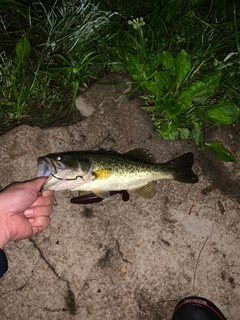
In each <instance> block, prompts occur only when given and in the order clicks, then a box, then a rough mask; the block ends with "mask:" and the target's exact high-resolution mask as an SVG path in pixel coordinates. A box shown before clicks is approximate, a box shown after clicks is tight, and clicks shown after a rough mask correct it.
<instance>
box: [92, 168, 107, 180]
mask: <svg viewBox="0 0 240 320" xmlns="http://www.w3.org/2000/svg"><path fill="white" fill-rule="evenodd" d="M111 174H112V170H111V169H98V170H95V171H94V172H93V175H94V176H95V178H94V180H96V179H107V178H109V177H110V176H111Z"/></svg>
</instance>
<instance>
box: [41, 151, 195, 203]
mask: <svg viewBox="0 0 240 320" xmlns="http://www.w3.org/2000/svg"><path fill="white" fill-rule="evenodd" d="M193 163H194V158H193V154H192V153H190V152H189V153H186V154H183V155H181V156H179V157H177V158H175V159H173V160H170V161H168V162H165V163H154V159H153V156H152V155H150V154H147V153H146V151H144V150H140V149H137V150H134V151H130V152H128V153H125V154H119V153H116V152H112V151H79V152H77V151H72V152H63V153H53V154H49V155H47V156H44V157H40V158H38V174H37V176H38V177H40V176H48V179H47V180H46V181H45V183H44V184H43V185H42V188H41V191H43V190H46V189H51V190H55V191H57V190H65V189H68V190H71V191H75V190H78V191H82V192H86V193H87V192H89V193H90V192H93V193H95V194H96V195H97V196H99V197H101V198H106V197H109V195H110V194H109V191H117V190H133V191H135V192H136V193H138V194H139V195H140V196H142V197H144V198H152V197H153V196H154V195H155V193H156V189H155V186H154V183H153V182H154V181H157V180H160V179H173V180H176V181H179V182H184V183H196V182H198V177H197V175H196V174H195V173H194V172H193V171H192V166H193Z"/></svg>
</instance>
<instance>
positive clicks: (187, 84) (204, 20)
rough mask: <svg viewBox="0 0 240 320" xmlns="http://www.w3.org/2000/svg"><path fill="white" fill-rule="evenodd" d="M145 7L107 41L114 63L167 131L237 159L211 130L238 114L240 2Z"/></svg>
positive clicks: (183, 1)
mask: <svg viewBox="0 0 240 320" xmlns="http://www.w3.org/2000/svg"><path fill="white" fill-rule="evenodd" d="M133 5H134V3H133ZM135 5H136V6H137V2H135ZM143 7H144V11H143V12H142V16H138V17H128V18H127V17H126V18H125V19H123V21H122V22H121V27H120V28H119V30H118V32H117V33H116V35H115V38H114V41H113V42H112V43H110V42H104V45H105V46H106V48H108V51H109V52H110V53H111V56H110V58H109V59H110V61H112V69H113V70H114V71H118V72H119V71H122V70H126V71H128V72H129V73H130V74H131V75H132V76H133V78H134V80H135V82H134V83H135V85H136V89H140V91H141V92H142V98H143V99H144V100H145V103H146V104H145V106H144V107H143V108H144V109H145V110H146V111H147V112H148V113H149V115H150V116H151V118H152V120H153V123H154V127H155V130H156V131H157V132H158V133H159V134H160V135H161V136H162V137H163V138H165V139H170V140H176V139H189V138H190V139H192V140H193V141H194V142H195V143H196V144H197V146H198V148H199V149H200V150H204V148H205V147H207V148H209V149H210V150H211V151H213V152H214V153H215V155H216V156H217V157H218V158H219V159H221V160H224V161H235V158H234V156H233V155H232V154H231V153H230V151H229V150H227V149H226V148H225V147H224V146H223V145H222V143H221V142H219V141H207V135H206V134H207V130H208V129H209V128H211V127H212V126H219V125H234V124H236V122H237V121H239V119H240V105H239V94H240V90H239V88H240V77H239V76H240V44H239V32H240V15H239V9H240V6H239V4H237V3H235V2H234V1H224V0H222V1H212V2H210V3H209V2H208V1H205V0H195V1H190V0H187V1H186V0H177V1H176V0H174V1H173V0H170V1H164V0H162V1H145V2H144V5H143ZM136 10H138V9H137V7H136ZM129 13H130V12H129ZM140 14H141V13H140ZM125 15H126V13H125ZM109 47H110V48H111V50H110V49H109Z"/></svg>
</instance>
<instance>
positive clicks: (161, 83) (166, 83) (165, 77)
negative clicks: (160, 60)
mask: <svg viewBox="0 0 240 320" xmlns="http://www.w3.org/2000/svg"><path fill="white" fill-rule="evenodd" d="M155 82H156V86H157V87H160V88H161V89H162V91H164V92H165V93H167V92H168V91H169V90H170V89H171V88H172V85H173V83H172V80H171V78H170V76H169V73H168V71H158V72H157V73H156V74H155Z"/></svg>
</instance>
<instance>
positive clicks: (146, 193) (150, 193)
mask: <svg viewBox="0 0 240 320" xmlns="http://www.w3.org/2000/svg"><path fill="white" fill-rule="evenodd" d="M133 191H134V192H136V193H137V194H138V195H139V196H141V197H143V198H145V199H151V198H152V197H154V196H155V193H156V189H155V187H154V185H153V183H152V182H149V183H148V184H146V185H145V186H143V187H141V188H138V189H134V190H133Z"/></svg>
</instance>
